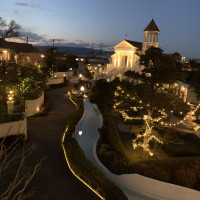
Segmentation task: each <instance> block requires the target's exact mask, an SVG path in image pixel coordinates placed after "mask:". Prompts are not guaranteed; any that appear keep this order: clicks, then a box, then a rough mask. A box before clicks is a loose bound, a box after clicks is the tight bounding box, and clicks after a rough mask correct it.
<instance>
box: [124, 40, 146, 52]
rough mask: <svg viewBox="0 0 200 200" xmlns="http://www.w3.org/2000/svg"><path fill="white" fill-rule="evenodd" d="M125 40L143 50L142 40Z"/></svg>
mask: <svg viewBox="0 0 200 200" xmlns="http://www.w3.org/2000/svg"><path fill="white" fill-rule="evenodd" d="M125 41H127V42H128V43H129V44H131V45H133V46H134V47H137V48H138V49H139V50H142V42H136V41H132V40H125Z"/></svg>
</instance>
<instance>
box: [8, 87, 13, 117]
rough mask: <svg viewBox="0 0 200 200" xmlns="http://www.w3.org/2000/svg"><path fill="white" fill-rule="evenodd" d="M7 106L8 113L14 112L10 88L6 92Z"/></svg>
mask: <svg viewBox="0 0 200 200" xmlns="http://www.w3.org/2000/svg"><path fill="white" fill-rule="evenodd" d="M7 106H8V114H11V113H13V112H14V93H13V91H12V90H10V91H9V93H8V101H7Z"/></svg>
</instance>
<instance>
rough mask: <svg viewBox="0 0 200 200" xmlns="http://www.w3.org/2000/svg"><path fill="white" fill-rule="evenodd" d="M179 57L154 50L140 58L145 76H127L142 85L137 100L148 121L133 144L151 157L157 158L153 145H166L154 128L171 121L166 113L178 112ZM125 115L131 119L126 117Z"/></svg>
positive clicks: (138, 88) (129, 73)
mask: <svg viewBox="0 0 200 200" xmlns="http://www.w3.org/2000/svg"><path fill="white" fill-rule="evenodd" d="M179 55H180V54H177V53H174V54H170V55H168V54H164V53H163V50H162V49H160V48H155V47H150V48H149V49H148V50H147V51H146V52H145V55H141V57H140V64H141V65H142V66H143V70H142V72H141V73H140V74H139V73H135V72H130V71H128V72H126V73H125V76H127V77H128V78H129V80H130V79H131V80H137V79H139V80H141V81H142V83H141V84H139V85H137V96H138V97H139V98H138V99H140V101H141V102H142V103H141V106H142V107H143V109H144V111H146V114H144V115H143V116H141V117H140V118H141V119H143V120H144V126H145V130H144V131H143V132H142V133H141V134H138V135H137V136H136V138H135V139H134V140H133V147H134V148H136V147H138V146H139V147H142V148H143V149H144V151H146V152H148V154H149V155H150V156H153V151H152V150H151V148H150V142H151V141H155V142H158V143H161V144H162V140H161V139H160V138H159V137H158V136H156V134H155V131H153V127H154V126H155V125H156V124H158V123H159V122H161V120H162V119H163V118H166V117H167V114H166V113H165V110H173V109H174V104H173V102H174V97H175V89H174V86H173V85H174V84H175V82H176V81H177V79H178V78H180V77H181V76H182V73H181V72H180V69H179V67H178V65H177V62H178V59H179ZM136 108H137V107H136ZM123 115H124V117H126V118H128V115H125V113H123ZM132 118H133V117H132ZM171 125H172V124H170V126H171Z"/></svg>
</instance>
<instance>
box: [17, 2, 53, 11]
mask: <svg viewBox="0 0 200 200" xmlns="http://www.w3.org/2000/svg"><path fill="white" fill-rule="evenodd" d="M14 5H15V6H24V7H30V8H36V9H40V10H47V11H51V9H49V8H44V7H42V6H41V5H40V4H39V3H35V2H33V1H31V2H30V3H24V2H17V3H15V4H14Z"/></svg>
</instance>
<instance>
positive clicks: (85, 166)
mask: <svg viewBox="0 0 200 200" xmlns="http://www.w3.org/2000/svg"><path fill="white" fill-rule="evenodd" d="M82 113H83V108H82V106H80V104H79V106H78V110H77V112H75V113H73V114H71V115H70V116H69V117H68V120H67V127H68V131H67V133H66V135H65V138H64V141H63V145H64V148H65V151H66V156H67V158H68V161H69V163H70V167H71V168H72V170H73V171H74V172H75V174H76V175H77V176H78V177H80V178H81V179H82V180H84V181H85V182H86V183H87V184H88V185H90V186H91V187H92V188H93V189H94V190H95V191H97V192H98V193H99V194H100V195H101V196H102V197H103V198H104V199H106V200H113V199H115V200H125V199H128V198H127V197H126V196H125V195H124V193H123V192H122V191H121V190H120V189H119V188H118V187H117V186H116V185H115V184H114V183H112V182H111V181H110V180H109V179H108V178H106V176H104V174H102V172H101V171H100V170H99V169H97V168H96V167H95V166H94V165H93V164H92V163H91V162H90V161H89V160H88V159H87V157H86V156H85V154H84V152H83V151H82V149H81V147H80V146H79V144H78V142H77V141H76V139H74V137H72V135H73V133H74V131H75V126H76V124H77V122H78V121H79V120H80V118H81V116H82Z"/></svg>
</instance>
